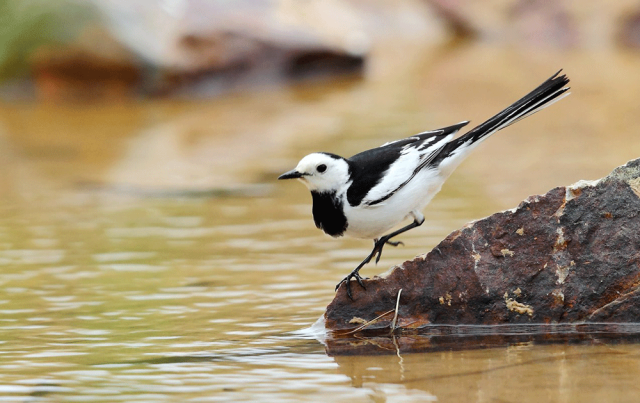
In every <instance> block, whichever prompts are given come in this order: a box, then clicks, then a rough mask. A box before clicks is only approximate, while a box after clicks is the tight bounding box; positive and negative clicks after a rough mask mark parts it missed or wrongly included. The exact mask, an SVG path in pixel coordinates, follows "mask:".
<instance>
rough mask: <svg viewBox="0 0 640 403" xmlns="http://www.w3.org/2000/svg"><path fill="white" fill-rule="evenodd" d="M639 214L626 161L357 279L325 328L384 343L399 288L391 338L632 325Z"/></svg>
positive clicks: (637, 288)
mask: <svg viewBox="0 0 640 403" xmlns="http://www.w3.org/2000/svg"><path fill="white" fill-rule="evenodd" d="M639 213H640V159H636V160H633V161H630V162H629V163H627V164H626V165H624V166H622V167H619V168H616V169H615V170H614V171H613V172H612V173H611V174H610V175H609V176H607V177H606V178H603V179H601V180H598V181H592V182H586V181H580V182H578V183H576V184H574V185H572V186H569V187H559V188H555V189H552V190H551V191H549V192H548V193H547V194H545V195H543V196H532V197H529V198H528V199H527V200H525V201H523V202H522V203H521V204H520V205H519V206H518V207H517V208H516V209H513V210H509V211H504V212H501V213H496V214H494V215H492V216H490V217H487V218H485V219H482V220H479V221H476V222H474V223H471V224H468V225H467V226H465V227H464V228H462V229H460V230H457V231H455V232H453V233H451V234H450V235H449V236H448V237H447V238H446V239H444V240H443V241H442V242H441V243H440V244H439V245H438V246H437V247H435V248H434V249H433V250H432V251H431V252H429V253H428V254H427V255H426V256H420V257H416V258H415V259H413V260H410V261H407V262H405V263H403V264H402V265H400V266H397V267H395V268H394V269H393V270H392V271H390V273H388V274H387V275H385V276H383V277H374V278H373V279H370V280H366V282H365V285H366V287H367V289H366V290H363V289H361V288H360V287H359V286H352V290H353V293H354V298H355V301H351V300H349V298H348V297H347V295H346V293H345V287H344V285H343V286H341V287H340V288H339V289H338V292H337V294H336V297H335V299H334V300H333V301H332V302H331V304H329V306H328V307H327V311H326V313H325V327H326V329H327V330H331V331H334V332H333V335H334V336H337V337H339V336H340V335H343V336H344V335H353V334H355V333H360V334H367V333H369V334H376V335H380V334H383V333H384V334H387V335H388V334H389V329H390V327H391V323H392V320H393V317H394V311H395V307H396V299H397V296H398V291H399V290H400V289H402V293H401V296H400V302H399V305H398V310H397V315H398V319H397V324H396V327H397V329H396V332H395V333H396V334H404V335H406V334H407V333H414V334H420V332H424V331H425V329H429V328H433V326H434V325H452V324H455V325H525V324H534V323H537V324H544V326H556V325H555V324H560V325H562V324H575V323H585V322H586V323H592V322H593V323H595V322H609V323H613V322H617V323H621V322H623V323H630V322H640V308H638V306H639V304H638V302H640V217H639ZM390 311H391V312H390ZM385 313H386V315H384V316H383V317H381V318H379V319H378V320H377V321H375V322H374V323H369V324H366V323H367V322H368V321H371V320H372V319H374V318H376V317H378V316H379V315H382V314H385ZM365 324H366V325H365ZM358 327H361V329H359V330H357V331H355V329H356V328H358ZM405 339H406V337H405ZM415 340H417V339H408V341H406V343H409V344H411V343H417V342H415ZM393 342H394V343H396V340H395V339H394V340H393ZM422 342H423V344H424V343H425V342H426V343H427V344H429V343H430V341H425V340H422ZM406 343H405V345H406ZM418 344H419V343H418ZM341 346H342V347H341V348H343V349H344V344H341ZM423 347H424V346H423ZM343 352H344V351H343Z"/></svg>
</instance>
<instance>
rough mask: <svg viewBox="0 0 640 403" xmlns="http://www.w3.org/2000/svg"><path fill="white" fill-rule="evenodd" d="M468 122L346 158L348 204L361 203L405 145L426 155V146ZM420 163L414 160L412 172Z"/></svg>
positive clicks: (452, 132) (403, 149) (404, 148)
mask: <svg viewBox="0 0 640 403" xmlns="http://www.w3.org/2000/svg"><path fill="white" fill-rule="evenodd" d="M468 123H469V122H460V123H458V124H455V125H452V126H447V127H443V128H442V129H437V130H432V131H428V132H424V133H419V134H416V135H414V136H411V137H408V138H406V139H402V140H397V141H393V142H390V143H386V144H383V145H382V146H380V147H377V148H373V149H371V150H366V151H363V152H361V153H358V154H356V155H354V156H352V157H350V158H348V159H347V162H348V163H349V167H350V170H351V172H350V173H351V181H352V184H351V186H350V187H349V189H348V190H347V201H348V202H349V204H350V205H351V206H357V205H359V204H360V203H362V201H363V199H364V198H365V196H367V194H368V193H369V191H370V190H371V189H372V188H374V187H375V186H376V185H378V184H379V183H380V182H381V181H382V179H383V177H384V175H385V173H386V172H387V171H388V170H389V168H390V167H391V165H392V164H393V163H394V162H396V161H397V160H398V159H399V158H400V157H401V156H402V155H403V152H406V149H407V147H412V148H415V149H416V150H418V151H421V152H424V153H425V156H426V154H428V153H427V149H428V148H429V146H432V145H433V144H435V143H438V142H440V141H441V140H442V139H444V138H446V137H448V136H452V135H454V134H455V133H456V132H458V131H459V130H460V129H461V128H462V127H464V126H466V125H467V124H468ZM419 166H420V163H417V164H416V166H415V167H412V169H411V172H413V171H414V170H415V169H416V168H418V167H419ZM414 175H415V174H414ZM411 178H412V176H411V175H410V174H409V175H407V178H404V179H403V180H402V181H400V182H399V185H400V184H402V183H403V182H405V181H408V180H410V179H411ZM383 197H384V196H383Z"/></svg>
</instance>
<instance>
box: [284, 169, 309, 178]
mask: <svg viewBox="0 0 640 403" xmlns="http://www.w3.org/2000/svg"><path fill="white" fill-rule="evenodd" d="M303 176H304V174H303V173H300V172H298V171H296V170H295V169H292V170H291V171H289V172H285V173H283V174H282V175H280V176H278V179H298V178H302V177H303Z"/></svg>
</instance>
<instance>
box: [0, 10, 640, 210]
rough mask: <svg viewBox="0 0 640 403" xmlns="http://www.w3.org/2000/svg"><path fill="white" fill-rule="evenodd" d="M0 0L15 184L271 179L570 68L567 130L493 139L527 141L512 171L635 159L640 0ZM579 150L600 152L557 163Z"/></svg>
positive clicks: (523, 177)
mask: <svg viewBox="0 0 640 403" xmlns="http://www.w3.org/2000/svg"><path fill="white" fill-rule="evenodd" d="M0 11H1V12H0V100H1V101H0V102H1V103H0V141H2V142H3V143H4V145H3V147H2V148H1V149H2V153H3V161H5V162H4V163H2V164H1V166H2V168H0V169H2V170H3V174H2V177H3V178H4V179H3V182H4V184H3V185H2V186H3V188H4V189H3V191H2V193H3V194H7V193H11V192H14V191H19V192H23V191H26V190H27V189H30V190H32V191H34V192H38V191H42V189H43V186H46V185H53V184H55V183H57V185H65V186H76V187H78V186H85V187H86V186H90V185H95V186H99V187H104V186H106V187H118V188H127V189H131V190H134V189H135V190H136V191H143V192H147V191H151V192H155V191H161V192H172V191H185V190H188V191H211V190H213V189H216V190H220V189H226V190H229V189H235V188H245V187H246V186H247V185H255V184H257V183H264V182H272V181H271V179H272V176H273V175H274V174H276V173H278V172H280V171H281V170H282V169H288V168H289V167H290V166H291V164H294V163H295V162H296V161H297V159H298V158H299V157H300V156H301V155H302V154H303V153H306V152H307V151H312V150H317V149H318V147H320V149H322V147H324V149H328V148H331V150H333V151H334V152H340V153H344V154H349V153H354V152H356V151H358V150H360V149H362V148H364V147H373V146H375V145H378V143H380V142H381V141H382V142H385V141H387V140H389V139H393V138H399V137H404V136H407V135H409V134H411V133H412V132H420V131H423V130H427V129H432V128H435V127H440V126H445V125H449V124H451V123H455V122H458V121H461V120H467V119H470V120H472V123H479V122H480V120H483V119H486V118H487V117H489V116H490V115H492V114H493V113H496V112H497V111H498V110H500V109H502V108H503V107H504V106H506V105H508V104H509V103H511V102H512V101H514V100H515V99H517V98H519V97H520V96H521V95H523V94H524V93H525V92H527V91H529V90H530V89H531V88H533V87H534V86H536V85H537V84H539V83H540V82H542V81H543V80H544V79H545V78H547V77H548V76H550V75H551V74H553V73H555V72H556V71H557V70H558V69H560V68H564V69H565V72H566V73H567V74H569V76H570V77H571V78H572V80H573V81H572V85H573V86H574V94H575V95H573V96H572V97H571V98H570V99H569V100H568V101H565V102H563V105H562V106H560V107H555V108H553V110H552V111H550V112H547V111H545V115H546V116H545V117H544V118H541V119H540V120H538V121H537V122H536V124H537V126H536V129H535V130H538V131H548V130H550V129H553V130H554V132H555V133H556V135H549V139H548V140H547V139H545V138H544V137H545V136H542V138H538V139H533V138H530V136H524V135H523V136H520V137H516V136H517V134H515V132H516V131H517V129H514V130H513V132H512V133H510V134H509V136H506V135H505V136H504V137H503V138H501V139H500V140H496V141H495V144H492V145H491V146H490V147H487V150H486V151H487V152H488V153H493V154H495V155H496V156H497V155H498V154H504V153H505V152H507V149H506V148H504V147H507V146H506V145H505V142H517V143H519V146H518V147H523V146H525V145H527V144H529V143H530V144H531V145H532V147H527V148H528V152H527V153H523V152H522V150H521V149H518V150H517V151H515V150H514V151H513V152H514V154H515V156H514V158H516V159H524V160H526V161H524V162H522V163H523V164H524V165H523V166H522V167H512V168H510V169H509V171H511V172H513V173H514V174H517V175H516V176H515V177H513V178H505V180H504V182H510V183H513V182H520V181H523V182H527V181H529V180H533V178H532V177H531V175H533V172H534V171H537V170H544V172H542V174H536V178H537V179H538V180H539V179H542V180H543V181H544V184H543V185H542V186H541V187H535V186H534V187H533V188H531V190H530V191H531V192H543V191H545V190H547V188H548V187H549V186H553V185H559V184H564V183H565V182H566V181H571V180H573V179H576V178H577V177H578V176H579V177H585V178H590V177H595V176H599V175H602V174H604V173H606V172H608V171H609V169H610V168H612V167H613V166H616V165H619V164H621V163H623V162H625V161H626V160H627V159H629V158H630V157H633V156H634V155H637V154H638V153H637V150H638V149H637V148H633V147H634V146H635V144H637V142H636V141H632V140H631V139H632V138H633V137H635V136H632V137H625V136H626V133H631V132H633V131H634V130H635V123H636V122H635V120H636V119H635V117H636V116H637V108H638V107H637V102H636V94H637V93H638V92H637V90H638V85H639V79H638V78H637V76H638V74H636V73H637V71H638V70H637V68H638V59H639V55H640V49H639V47H640V3H638V2H636V1H630V0H628V1H627V0H625V1H618V2H615V4H609V3H605V2H599V1H586V2H585V1H580V2H578V1H569V0H565V1H557V2H547V1H537V0H487V1H482V2H474V1H465V0H456V1H452V0H400V1H393V2H392V1H384V0H379V1H359V0H349V1H323V2H315V1H289V0H283V1H279V0H264V1H260V0H240V1H222V0H220V1H204V0H202V1H200V0H157V1H143V0H140V1H133V2H131V1H120V0H104V1H102V0H93V1H72V0H64V1H58V2H49V1H45V0H13V1H10V0H0ZM527 124H529V123H525V125H527ZM525 131H526V129H525ZM560 133H561V134H560ZM595 137H597V138H600V139H604V138H608V140H607V141H606V142H605V143H604V144H600V142H599V140H595V139H594V138H595ZM371 138H373V140H371V141H362V142H361V141H360V140H364V139H371ZM336 139H341V140H340V141H341V143H340V144H341V146H340V147H335V146H333V145H335V144H336V143H334V142H333V141H334V140H336ZM577 139H579V140H577ZM545 141H550V142H551V144H545ZM627 141H628V142H629V144H628V146H625V147H623V148H624V150H625V151H629V152H628V153H625V154H623V155H612V154H614V151H613V150H612V149H609V148H608V147H613V145H612V144H611V143H619V144H625V142H627ZM631 143H632V144H631ZM330 144H331V145H332V147H328V146H329V145H330ZM534 144H535V146H533V145H534ZM629 147H631V150H633V151H635V154H633V152H631V150H630V149H629ZM570 150H572V151H577V152H569V151H570ZM578 150H579V151H578ZM509 152H511V151H509ZM566 158H569V159H570V160H573V161H574V162H575V160H576V159H582V158H584V159H585V160H587V161H588V162H589V164H588V166H585V167H581V168H580V169H579V171H583V172H584V173H583V174H576V173H575V171H574V172H572V173H571V174H568V175H566V176H563V175H562V173H561V172H562V171H566V170H567V169H572V168H571V165H572V164H570V163H569V162H568V160H566ZM9 160H11V162H8V161H9ZM488 160H493V159H491V158H489V159H486V160H485V161H488ZM551 161H554V164H552V165H553V168H551V167H550V165H551V164H550V162H551ZM512 162H513V161H512ZM600 162H601V163H602V165H600ZM483 165H486V168H484V167H477V169H480V170H485V171H486V172H482V173H484V174H488V173H489V171H492V170H493V167H492V166H491V165H490V164H483ZM507 166H508V165H504V166H502V167H500V168H499V169H498V170H500V171H503V172H504V171H505V170H506V169H505V168H506V167H507ZM600 166H602V169H600V168H599V167H600ZM18 167H21V168H24V169H17V168H18ZM27 171H28V174H26V172H27ZM559 171H560V172H559ZM19 172H20V173H21V174H19ZM558 174H559V175H560V176H558ZM17 175H20V176H17ZM265 178H269V180H265ZM546 178H548V179H549V180H546ZM551 179H553V180H551ZM483 186H487V187H488V188H489V191H491V190H492V189H491V188H492V187H499V186H501V185H500V184H498V183H493V184H492V183H484V184H483ZM510 186H511V185H510ZM18 189H22V190H18ZM508 193H510V194H514V197H513V198H510V197H509V196H506V197H507V199H508V201H507V202H508V203H513V202H515V201H517V200H520V199H521V198H522V196H523V194H522V193H519V194H515V193H514V192H512V191H509V192H508ZM525 196H526V195H525Z"/></svg>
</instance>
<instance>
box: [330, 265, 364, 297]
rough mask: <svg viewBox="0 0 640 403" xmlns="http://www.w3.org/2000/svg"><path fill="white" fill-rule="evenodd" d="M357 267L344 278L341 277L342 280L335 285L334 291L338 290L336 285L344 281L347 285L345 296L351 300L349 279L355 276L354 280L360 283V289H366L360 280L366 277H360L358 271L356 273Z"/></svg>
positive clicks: (338, 285)
mask: <svg viewBox="0 0 640 403" xmlns="http://www.w3.org/2000/svg"><path fill="white" fill-rule="evenodd" d="M358 271H359V268H358V269H356V270H354V271H352V272H351V273H349V275H348V276H347V277H345V278H343V279H342V281H340V282H339V283H338V284H337V285H336V291H337V290H338V287H340V284H342V283H345V287H347V296H348V297H349V299H350V300H351V301H353V296H352V295H351V279H352V278H355V279H356V281H357V282H358V284H360V287H362V289H364V290H366V289H367V287H365V286H364V283H363V282H362V280H367V278H366V277H364V278H363V277H362V276H360V273H358Z"/></svg>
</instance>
